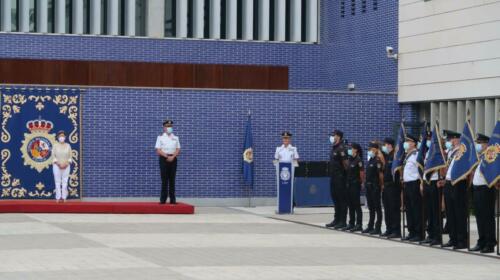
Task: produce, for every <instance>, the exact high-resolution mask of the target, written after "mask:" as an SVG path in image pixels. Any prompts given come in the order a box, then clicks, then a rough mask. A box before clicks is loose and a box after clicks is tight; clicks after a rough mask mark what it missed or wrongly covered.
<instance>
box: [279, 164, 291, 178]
mask: <svg viewBox="0 0 500 280" xmlns="http://www.w3.org/2000/svg"><path fill="white" fill-rule="evenodd" d="M290 177H291V174H290V170H289V169H288V167H283V168H282V169H281V172H280V178H281V180H283V181H288V180H290Z"/></svg>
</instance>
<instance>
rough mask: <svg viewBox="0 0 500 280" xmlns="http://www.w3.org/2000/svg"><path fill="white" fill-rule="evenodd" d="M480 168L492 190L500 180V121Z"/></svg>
mask: <svg viewBox="0 0 500 280" xmlns="http://www.w3.org/2000/svg"><path fill="white" fill-rule="evenodd" d="M479 168H480V170H481V173H483V176H484V178H485V179H486V182H488V186H489V187H490V188H491V187H493V186H494V185H495V184H496V183H497V182H498V180H499V179H500V121H497V124H496V126H495V130H493V134H492V135H491V137H490V142H489V143H488V148H486V151H484V153H483V154H482V161H481V165H480V167H479Z"/></svg>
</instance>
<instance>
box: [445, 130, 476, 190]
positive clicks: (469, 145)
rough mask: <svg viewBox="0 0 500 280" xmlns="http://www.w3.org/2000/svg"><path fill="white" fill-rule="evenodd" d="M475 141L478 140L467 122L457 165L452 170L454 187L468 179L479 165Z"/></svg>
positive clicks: (457, 155) (457, 153)
mask: <svg viewBox="0 0 500 280" xmlns="http://www.w3.org/2000/svg"><path fill="white" fill-rule="evenodd" d="M474 139H476V137H475V136H474V132H472V128H471V127H470V123H469V121H466V122H465V126H464V131H463V132H462V135H461V136H460V146H459V147H458V150H457V152H456V153H455V158H454V160H455V163H454V164H453V169H452V170H451V183H452V185H455V184H456V183H458V182H459V181H461V180H463V179H466V178H467V175H469V173H470V172H471V171H472V170H473V169H474V167H476V165H477V164H478V163H479V158H478V156H477V152H476V146H475V143H474Z"/></svg>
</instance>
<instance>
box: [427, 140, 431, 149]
mask: <svg viewBox="0 0 500 280" xmlns="http://www.w3.org/2000/svg"><path fill="white" fill-rule="evenodd" d="M431 143H432V142H431V140H427V142H425V145H426V146H427V148H430V147H431Z"/></svg>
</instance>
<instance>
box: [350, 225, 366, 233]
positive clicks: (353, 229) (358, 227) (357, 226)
mask: <svg viewBox="0 0 500 280" xmlns="http://www.w3.org/2000/svg"><path fill="white" fill-rule="evenodd" d="M362 230H363V227H362V226H361V225H356V226H355V227H353V228H352V229H351V230H350V232H356V231H362Z"/></svg>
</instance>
